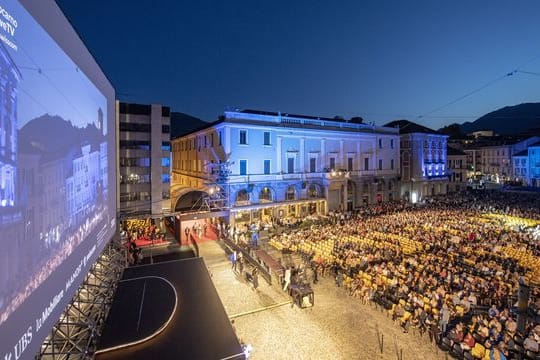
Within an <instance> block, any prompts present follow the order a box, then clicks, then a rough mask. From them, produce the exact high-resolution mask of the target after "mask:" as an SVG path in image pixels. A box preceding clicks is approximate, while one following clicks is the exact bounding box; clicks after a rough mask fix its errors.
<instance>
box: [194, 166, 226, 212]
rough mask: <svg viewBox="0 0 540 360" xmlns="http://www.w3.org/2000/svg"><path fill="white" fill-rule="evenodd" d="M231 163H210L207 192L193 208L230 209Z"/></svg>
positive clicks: (206, 185)
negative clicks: (229, 183)
mask: <svg viewBox="0 0 540 360" xmlns="http://www.w3.org/2000/svg"><path fill="white" fill-rule="evenodd" d="M231 165H232V164H231V163H230V162H228V161H226V162H220V163H212V164H210V173H211V175H212V177H211V180H210V181H207V182H205V184H204V186H205V187H206V189H207V194H205V195H203V196H202V197H201V198H200V199H199V200H197V201H196V202H195V203H194V204H193V206H192V207H191V210H196V211H221V210H227V209H229V191H228V188H229V185H228V181H229V175H230V173H231V170H230V167H231Z"/></svg>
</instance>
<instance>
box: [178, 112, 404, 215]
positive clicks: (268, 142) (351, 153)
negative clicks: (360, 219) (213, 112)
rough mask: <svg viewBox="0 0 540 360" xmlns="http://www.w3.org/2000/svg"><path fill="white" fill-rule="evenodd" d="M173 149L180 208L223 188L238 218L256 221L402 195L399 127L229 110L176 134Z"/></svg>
mask: <svg viewBox="0 0 540 360" xmlns="http://www.w3.org/2000/svg"><path fill="white" fill-rule="evenodd" d="M172 151H173V155H172V159H173V164H172V191H171V192H172V196H171V197H172V205H171V207H174V208H175V210H182V209H188V208H193V207H196V206H197V205H196V203H197V202H198V201H200V197H201V196H203V197H206V201H210V202H211V201H212V196H213V195H214V194H218V193H219V194H221V195H222V196H224V197H225V202H226V204H227V206H226V208H227V209H229V211H230V219H231V220H232V221H254V220H259V219H261V220H262V219H265V218H268V217H276V218H280V217H289V216H290V217H303V216H308V215H310V214H314V213H316V214H326V213H327V212H328V211H333V210H353V209H354V208H358V207H361V206H362V205H365V204H373V203H377V202H384V201H389V200H396V199H398V198H399V180H398V178H399V168H400V165H399V133H398V129H394V128H388V127H379V126H372V125H367V124H363V123H361V122H353V121H344V120H336V119H330V118H317V117H311V116H301V115H289V114H281V113H268V112H260V111H252V110H245V111H227V112H225V114H224V116H222V117H221V118H220V120H218V121H216V122H214V123H211V124H209V125H208V127H206V128H204V129H201V130H198V131H195V132H193V133H190V134H187V135H185V136H182V137H180V138H177V139H174V140H173V141H172ZM194 194H195V195H194ZM233 219H234V220H233Z"/></svg>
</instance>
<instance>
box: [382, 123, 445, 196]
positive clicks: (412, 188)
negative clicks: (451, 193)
mask: <svg viewBox="0 0 540 360" xmlns="http://www.w3.org/2000/svg"><path fill="white" fill-rule="evenodd" d="M385 126H386V127H393V128H397V129H399V134H400V138H401V144H400V149H401V150H400V151H401V162H400V163H401V195H402V196H403V197H404V198H406V199H408V200H409V201H411V202H413V203H415V202H417V201H421V200H424V199H425V198H426V197H429V196H434V195H440V194H446V193H447V192H448V190H449V188H448V172H447V168H446V148H447V139H448V136H447V135H443V134H441V133H439V132H437V131H435V130H432V129H429V128H427V127H424V126H421V125H419V124H416V123H413V122H411V121H408V120H396V121H392V122H390V123H388V124H386V125H385Z"/></svg>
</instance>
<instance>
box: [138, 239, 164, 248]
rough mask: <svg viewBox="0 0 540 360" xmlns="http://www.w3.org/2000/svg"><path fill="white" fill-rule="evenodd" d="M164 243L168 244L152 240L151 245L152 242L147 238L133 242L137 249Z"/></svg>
mask: <svg viewBox="0 0 540 360" xmlns="http://www.w3.org/2000/svg"><path fill="white" fill-rule="evenodd" d="M166 243H168V241H165V240H154V242H153V243H152V241H151V240H150V239H147V238H140V239H137V240H135V244H137V247H145V246H150V245H152V244H154V245H160V244H166Z"/></svg>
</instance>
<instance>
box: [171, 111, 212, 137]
mask: <svg viewBox="0 0 540 360" xmlns="http://www.w3.org/2000/svg"><path fill="white" fill-rule="evenodd" d="M207 125H208V122H206V121H203V120H201V119H199V118H196V117H194V116H191V115H188V114H184V113H181V112H171V139H175V138H177V137H179V136H182V135H185V134H189V133H190V132H192V131H193V130H197V129H200V128H202V127H205V126H207Z"/></svg>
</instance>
